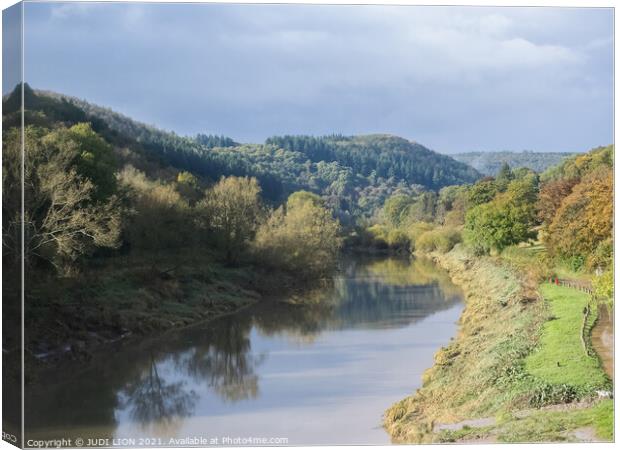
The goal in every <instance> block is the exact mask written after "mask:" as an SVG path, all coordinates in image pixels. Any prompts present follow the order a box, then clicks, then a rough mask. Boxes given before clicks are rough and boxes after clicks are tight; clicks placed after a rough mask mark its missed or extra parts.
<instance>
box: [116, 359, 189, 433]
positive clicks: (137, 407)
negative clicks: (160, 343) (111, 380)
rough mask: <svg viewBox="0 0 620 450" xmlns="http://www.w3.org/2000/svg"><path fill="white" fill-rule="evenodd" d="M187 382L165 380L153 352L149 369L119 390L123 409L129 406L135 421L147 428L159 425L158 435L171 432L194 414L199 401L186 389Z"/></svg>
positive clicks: (120, 406)
mask: <svg viewBox="0 0 620 450" xmlns="http://www.w3.org/2000/svg"><path fill="white" fill-rule="evenodd" d="M186 384H187V383H186V382H185V381H177V382H173V383H170V382H167V381H166V380H165V379H163V378H162V377H161V376H160V374H159V372H158V368H157V363H156V362H155V359H154V357H153V355H152V354H151V360H150V364H149V366H148V368H147V369H146V370H144V371H142V373H141V375H140V376H139V377H137V378H135V379H134V380H131V381H130V382H129V383H128V384H127V385H126V386H125V387H124V389H122V390H121V392H120V393H119V399H120V401H119V403H120V404H119V408H120V409H125V408H129V410H130V417H131V418H132V420H133V421H135V422H137V423H139V424H140V425H141V426H142V427H143V428H147V427H153V426H155V427H157V428H159V431H160V432H159V433H157V434H159V435H165V434H169V431H170V429H174V428H176V426H175V425H177V424H180V423H181V422H182V420H181V419H183V418H184V417H188V416H191V415H192V414H193V411H194V407H195V405H196V401H197V400H198V394H197V393H196V392H195V391H194V390H191V389H190V390H185V385H186Z"/></svg>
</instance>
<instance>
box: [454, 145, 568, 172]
mask: <svg viewBox="0 0 620 450" xmlns="http://www.w3.org/2000/svg"><path fill="white" fill-rule="evenodd" d="M574 155H576V153H560V152H556V153H554V152H542V153H539V152H532V151H522V152H506V151H504V152H468V153H457V154H454V155H450V156H452V157H453V158H454V159H456V160H457V161H461V162H463V163H465V164H467V165H469V166H471V167H473V168H474V169H476V170H477V171H478V172H480V173H482V174H484V175H492V176H494V175H497V173H498V172H499V169H500V168H501V167H502V164H503V163H505V162H506V163H508V165H509V166H510V167H511V168H515V169H516V168H519V167H527V168H528V169H532V170H534V171H535V172H538V173H542V172H544V171H545V170H547V169H548V168H549V167H553V166H556V165H558V164H560V163H561V162H562V161H563V160H564V159H566V158H568V157H570V156H574Z"/></svg>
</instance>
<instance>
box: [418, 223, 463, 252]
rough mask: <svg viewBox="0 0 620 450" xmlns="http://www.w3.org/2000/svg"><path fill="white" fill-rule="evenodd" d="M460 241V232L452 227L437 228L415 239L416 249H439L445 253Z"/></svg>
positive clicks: (430, 250)
mask: <svg viewBox="0 0 620 450" xmlns="http://www.w3.org/2000/svg"><path fill="white" fill-rule="evenodd" d="M459 242H461V233H459V232H458V231H457V230H455V229H453V228H438V229H436V230H431V231H427V232H425V233H423V234H422V235H420V237H419V238H418V240H417V241H416V249H418V250H421V251H423V252H433V251H439V252H441V253H447V252H449V251H450V250H452V249H453V248H454V246H455V245H456V244H458V243H459Z"/></svg>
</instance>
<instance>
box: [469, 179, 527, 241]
mask: <svg viewBox="0 0 620 450" xmlns="http://www.w3.org/2000/svg"><path fill="white" fill-rule="evenodd" d="M537 187H538V179H537V177H536V175H535V174H531V175H529V176H526V177H525V178H523V179H518V180H514V181H512V182H511V183H510V184H509V185H508V188H507V190H506V192H505V193H502V194H498V195H497V197H495V199H493V201H490V202H487V203H483V204H480V205H478V206H475V207H473V208H471V209H470V210H469V211H468V212H467V215H466V219H465V239H466V241H467V242H468V243H469V245H470V246H472V247H473V248H474V249H475V250H476V251H478V252H482V253H488V252H489V251H490V250H492V249H495V250H497V251H502V250H503V249H504V248H506V247H507V246H509V245H513V244H517V243H519V242H522V241H525V240H527V239H531V238H533V237H535V233H534V232H533V230H532V227H533V226H534V225H535V224H536V221H535V219H536V216H535V209H534V203H533V199H535V198H536V192H537Z"/></svg>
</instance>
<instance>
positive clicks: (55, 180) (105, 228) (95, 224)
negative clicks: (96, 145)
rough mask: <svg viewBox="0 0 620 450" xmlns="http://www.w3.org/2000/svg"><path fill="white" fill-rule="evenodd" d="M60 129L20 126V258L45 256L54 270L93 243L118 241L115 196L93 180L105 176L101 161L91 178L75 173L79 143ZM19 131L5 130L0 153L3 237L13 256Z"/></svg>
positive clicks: (29, 259) (115, 243) (15, 253)
mask: <svg viewBox="0 0 620 450" xmlns="http://www.w3.org/2000/svg"><path fill="white" fill-rule="evenodd" d="M65 131H66V130H64V131H63V130H58V131H56V132H54V133H52V134H48V133H47V132H46V130H44V129H41V128H35V127H26V129H25V130H24V137H25V142H24V148H25V155H24V164H25V167H24V215H23V221H24V227H25V240H24V251H25V253H24V259H25V261H26V264H31V263H34V262H35V261H46V262H48V263H49V264H51V265H52V266H54V267H55V268H56V269H57V270H58V271H59V272H63V271H65V270H66V269H69V268H70V267H71V265H72V263H74V262H75V261H76V260H77V259H78V258H79V257H80V256H82V255H86V254H88V253H90V252H91V251H92V250H94V248H96V247H108V248H115V247H117V246H118V244H119V234H120V208H119V204H118V201H117V199H116V197H114V196H112V197H110V198H108V199H106V200H102V199H100V196H101V192H103V190H100V189H97V185H96V184H95V180H107V179H108V177H107V175H106V174H104V173H103V168H104V167H106V166H105V165H104V166H102V167H99V170H100V171H101V173H99V174H98V175H100V176H96V177H95V180H91V179H89V178H88V177H86V176H85V175H83V174H80V173H79V172H78V170H79V169H80V167H79V166H78V167H76V161H79V160H80V158H81V151H80V150H81V147H80V145H79V142H78V143H76V142H74V141H72V140H71V139H67V136H65V135H64V132H65ZM19 134H20V133H19V129H16V128H13V129H10V130H9V131H8V132H7V133H6V134H5V142H4V155H3V156H4V164H3V174H4V182H3V188H4V199H6V201H3V210H4V211H3V213H4V214H5V218H4V223H3V233H4V239H3V242H4V245H5V252H7V253H9V254H12V255H13V257H14V258H18V257H19V255H20V248H19V247H20V246H19V242H20V240H19V239H18V238H17V233H18V231H19V230H20V228H21V227H20V224H21V220H22V217H21V214H20V209H19V207H18V203H19V202H16V201H15V200H16V199H19V198H21V192H20V191H21V183H20V179H21V177H20V170H21V145H20V144H21V141H20V136H19ZM108 168H109V167H108ZM109 169H111V168H109ZM7 196H8V197H11V198H7Z"/></svg>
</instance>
